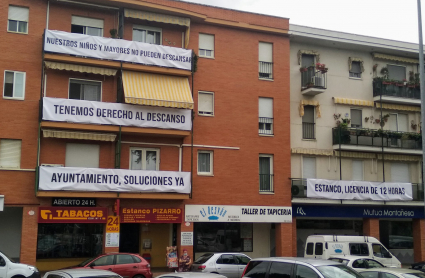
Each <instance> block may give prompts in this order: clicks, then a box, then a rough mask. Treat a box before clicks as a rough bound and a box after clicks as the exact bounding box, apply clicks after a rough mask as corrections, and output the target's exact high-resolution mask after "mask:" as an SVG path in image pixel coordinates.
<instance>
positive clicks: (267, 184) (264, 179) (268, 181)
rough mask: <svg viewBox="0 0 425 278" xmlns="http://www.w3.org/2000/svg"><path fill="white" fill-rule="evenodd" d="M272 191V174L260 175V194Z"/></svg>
mask: <svg viewBox="0 0 425 278" xmlns="http://www.w3.org/2000/svg"><path fill="white" fill-rule="evenodd" d="M273 190H274V189H273V174H260V192H274V191H273Z"/></svg>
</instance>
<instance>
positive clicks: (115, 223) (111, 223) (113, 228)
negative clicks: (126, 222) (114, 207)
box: [106, 216, 120, 233]
mask: <svg viewBox="0 0 425 278" xmlns="http://www.w3.org/2000/svg"><path fill="white" fill-rule="evenodd" d="M118 219H119V217H118V216H108V221H107V222H106V232H107V233H119V232H120V222H119V220H118Z"/></svg>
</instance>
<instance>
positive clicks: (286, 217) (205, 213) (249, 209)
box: [185, 205, 292, 223]
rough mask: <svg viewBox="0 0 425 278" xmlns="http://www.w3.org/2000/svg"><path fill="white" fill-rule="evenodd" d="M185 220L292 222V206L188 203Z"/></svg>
mask: <svg viewBox="0 0 425 278" xmlns="http://www.w3.org/2000/svg"><path fill="white" fill-rule="evenodd" d="M185 221H187V222H245V223H251V222H257V223H283V222H286V223H292V207H269V206H220V205H186V206H185Z"/></svg>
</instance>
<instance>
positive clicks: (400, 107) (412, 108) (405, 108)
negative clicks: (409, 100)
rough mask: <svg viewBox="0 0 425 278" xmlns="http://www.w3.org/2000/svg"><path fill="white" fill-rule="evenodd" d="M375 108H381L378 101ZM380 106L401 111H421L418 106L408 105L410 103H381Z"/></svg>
mask: <svg viewBox="0 0 425 278" xmlns="http://www.w3.org/2000/svg"><path fill="white" fill-rule="evenodd" d="M376 108H381V104H380V103H376ZM382 108H384V109H391V110H402V111H412V112H421V107H420V106H410V105H399V104H389V103H382Z"/></svg>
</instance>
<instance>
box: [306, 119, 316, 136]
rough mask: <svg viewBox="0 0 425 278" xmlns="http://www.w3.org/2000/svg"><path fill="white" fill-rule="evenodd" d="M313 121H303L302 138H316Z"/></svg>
mask: <svg viewBox="0 0 425 278" xmlns="http://www.w3.org/2000/svg"><path fill="white" fill-rule="evenodd" d="M314 128H315V123H303V139H316V136H315V130H314Z"/></svg>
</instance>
